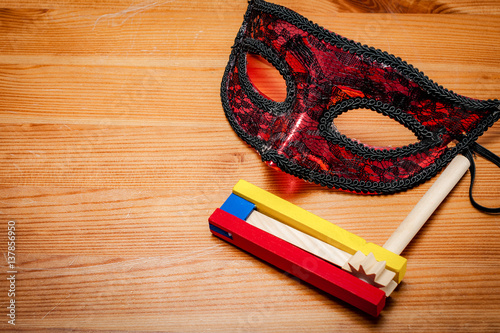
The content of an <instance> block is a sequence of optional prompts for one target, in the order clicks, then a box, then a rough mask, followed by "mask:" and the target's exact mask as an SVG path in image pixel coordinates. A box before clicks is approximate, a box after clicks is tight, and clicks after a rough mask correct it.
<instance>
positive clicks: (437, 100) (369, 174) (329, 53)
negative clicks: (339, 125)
mask: <svg viewBox="0 0 500 333" xmlns="http://www.w3.org/2000/svg"><path fill="white" fill-rule="evenodd" d="M248 53H253V54H259V55H261V56H262V57H264V58H265V59H267V60H268V61H269V62H270V63H271V64H273V65H274V66H275V67H276V68H277V69H278V70H279V71H280V73H281V74H282V75H283V77H284V79H285V81H286V84H287V97H286V99H285V101H283V102H275V101H272V100H270V99H268V98H267V97H266V96H264V95H263V94H261V93H260V92H259V90H258V89H257V88H255V87H254V86H253V84H252V83H251V81H250V80H249V78H248V75H247V72H246V56H247V54H248ZM221 96H222V102H223V106H224V110H225V113H226V116H227V118H228V120H229V122H230V124H231V126H232V127H233V129H234V130H235V131H236V133H238V135H239V136H240V137H241V138H242V139H243V140H245V141H246V142H247V143H249V144H250V145H251V146H253V147H254V148H255V149H257V151H258V152H259V153H260V154H261V156H262V159H263V160H264V161H266V162H270V163H272V164H273V165H276V166H277V167H279V168H280V169H282V170H284V171H286V172H288V173H291V174H293V175H295V176H298V177H300V178H303V179H305V180H308V181H313V182H316V183H318V184H321V185H324V186H328V187H335V188H339V189H343V190H348V191H354V192H363V193H390V192H395V191H401V190H405V189H408V188H410V187H412V186H415V185H417V184H419V183H421V182H423V181H425V180H427V179H429V178H430V177H432V176H433V175H435V174H436V173H437V172H438V171H439V170H440V169H441V168H442V167H444V166H445V165H446V164H447V163H448V162H449V161H450V160H451V159H452V158H453V157H454V156H455V155H456V154H458V153H460V152H462V151H464V150H466V149H467V148H468V147H469V146H470V145H471V144H472V143H473V142H474V141H475V140H476V139H477V137H478V136H479V135H481V134H482V133H483V132H484V131H485V130H486V129H487V128H488V127H489V126H491V125H492V124H493V123H494V122H495V121H496V120H498V119H499V118H500V112H499V108H498V107H499V102H498V101H497V100H488V101H480V100H475V99H471V98H467V97H464V96H460V95H457V94H455V93H453V92H451V91H448V90H446V89H444V88H442V87H440V86H438V85H437V84H435V83H434V82H432V81H431V80H429V79H428V78H427V77H426V76H424V75H423V73H421V72H419V71H418V70H416V69H415V68H414V67H412V66H411V65H408V64H407V63H406V62H404V61H402V60H401V59H399V58H396V57H394V56H392V55H390V54H388V53H386V52H382V51H380V50H376V49H374V48H370V47H367V46H364V45H360V44H358V43H355V42H353V41H350V40H348V39H346V38H343V37H341V36H339V35H336V34H334V33H332V32H329V31H327V30H325V29H323V28H321V27H319V26H317V25H315V24H313V23H312V22H310V21H308V20H307V19H305V18H304V17H302V16H300V15H299V14H297V13H295V12H293V11H291V10H289V9H286V8H284V7H281V6H277V5H274V4H270V3H267V2H264V1H261V0H259V1H251V2H250V4H249V8H248V11H247V13H246V15H245V20H244V22H243V25H242V28H241V30H240V32H239V33H238V36H237V38H236V41H235V45H234V47H233V52H232V54H231V56H230V60H229V63H228V66H227V68H226V72H225V74H224V78H223V82H222V89H221ZM356 108H369V109H372V110H373V111H376V112H379V113H382V114H384V115H386V116H388V117H390V118H392V119H394V120H395V121H398V122H400V123H401V124H403V125H404V126H406V127H407V128H408V129H410V130H411V131H413V132H414V133H415V135H416V137H417V138H418V140H419V141H418V142H416V143H415V144H411V145H408V146H404V147H397V148H387V147H371V146H368V145H365V144H363V143H360V142H357V141H356V140H352V139H350V138H347V137H345V136H344V135H342V134H341V133H339V132H338V131H337V129H336V128H335V126H333V122H334V119H335V118H336V117H337V116H339V115H340V114H342V113H344V112H348V111H349V110H352V109H356ZM373 130H374V131H377V129H376V125H375V124H374V128H373ZM380 135H384V133H380ZM452 141H453V142H454V144H453V147H452V145H449V144H450V142H452Z"/></svg>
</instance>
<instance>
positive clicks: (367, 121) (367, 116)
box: [332, 108, 419, 148]
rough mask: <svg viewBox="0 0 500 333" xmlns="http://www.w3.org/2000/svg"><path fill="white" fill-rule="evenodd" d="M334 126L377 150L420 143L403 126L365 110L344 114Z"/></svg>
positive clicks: (335, 120) (342, 132)
mask: <svg viewBox="0 0 500 333" xmlns="http://www.w3.org/2000/svg"><path fill="white" fill-rule="evenodd" d="M332 124H333V128H334V130H336V131H338V132H340V134H343V135H345V136H346V137H348V138H350V139H351V140H353V141H358V142H360V143H362V144H364V145H367V146H371V147H376V148H395V147H403V146H407V145H410V144H414V143H416V142H418V141H419V140H418V138H417V136H416V135H415V133H413V132H412V131H410V130H409V129H408V128H406V127H405V126H403V124H401V123H399V122H397V121H395V120H393V119H391V118H389V117H387V116H384V115H382V114H380V113H378V112H374V111H373V110H369V109H365V108H360V109H353V110H349V112H344V113H342V114H341V115H339V116H338V117H336V118H335V119H333V122H332Z"/></svg>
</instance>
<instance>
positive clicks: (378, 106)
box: [319, 97, 441, 160]
mask: <svg viewBox="0 0 500 333" xmlns="http://www.w3.org/2000/svg"><path fill="white" fill-rule="evenodd" d="M360 108H367V109H370V110H373V111H376V112H378V113H381V114H383V115H385V116H388V117H389V118H391V119H394V120H396V121H398V122H399V123H401V124H402V125H404V126H405V127H406V128H408V129H410V130H411V131H412V132H413V133H414V134H415V135H416V136H417V138H418V139H419V140H420V142H417V143H414V144H410V145H407V146H403V147H397V148H392V149H387V148H383V149H382V148H373V147H368V146H366V145H364V144H362V143H358V142H355V141H353V140H351V139H349V138H348V137H346V136H345V135H343V134H341V133H340V132H339V131H338V130H336V128H335V127H334V123H333V122H334V119H335V118H337V117H338V116H340V115H341V114H342V113H344V112H347V111H349V110H354V109H360ZM319 130H320V133H321V134H322V135H323V136H324V137H325V139H327V140H329V141H330V142H332V143H334V144H338V145H339V146H341V147H345V148H347V149H349V150H350V151H352V152H354V153H355V154H358V155H360V156H363V157H366V158H368V159H371V160H376V159H378V160H382V159H388V158H398V157H403V156H409V155H414V154H415V153H417V152H422V151H426V150H428V149H429V148H431V147H435V146H437V145H439V143H441V138H440V136H439V134H436V133H433V132H431V131H429V130H428V129H426V128H425V126H423V125H422V124H420V123H419V122H418V121H416V120H415V118H413V117H412V116H411V115H409V114H407V113H404V112H403V111H401V109H398V108H396V107H394V106H392V105H390V104H386V103H382V102H381V101H377V100H375V99H370V98H360V97H356V98H349V99H346V100H343V101H342V102H340V103H337V104H335V105H334V106H332V107H330V109H329V110H328V111H326V112H325V113H324V114H323V115H322V116H321V118H320V120H319Z"/></svg>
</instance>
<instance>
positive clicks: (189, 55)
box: [0, 0, 500, 332]
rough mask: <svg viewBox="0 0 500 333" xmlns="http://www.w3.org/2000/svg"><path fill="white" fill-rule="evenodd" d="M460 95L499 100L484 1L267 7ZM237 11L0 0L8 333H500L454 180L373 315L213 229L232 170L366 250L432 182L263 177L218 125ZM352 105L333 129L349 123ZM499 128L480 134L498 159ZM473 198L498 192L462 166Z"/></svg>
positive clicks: (195, 4) (119, 1)
mask: <svg viewBox="0 0 500 333" xmlns="http://www.w3.org/2000/svg"><path fill="white" fill-rule="evenodd" d="M276 3H279V4H281V5H284V6H287V7H290V8H292V9H294V10H297V11H299V12H300V13H301V14H304V15H306V16H307V17H308V18H310V19H312V20H313V21H315V22H317V23H319V24H321V25H323V26H325V27H326V28H328V29H331V30H332V31H335V32H337V33H339V34H341V35H343V36H345V37H348V38H351V39H354V40H356V41H359V42H361V43H364V44H368V45H371V46H374V47H377V48H380V49H383V50H386V51H388V52H390V53H392V54H395V55H397V56H400V57H401V58H403V59H404V60H406V61H408V62H409V63H412V64H413V65H414V66H415V67H417V68H419V69H420V70H422V71H423V72H424V73H425V74H426V75H428V76H429V77H430V78H431V79H433V80H434V81H436V82H438V83H439V84H441V85H443V86H445V87H447V88H448V89H451V90H453V91H455V92H457V93H460V94H464V95H466V96H469V97H474V98H481V99H486V98H499V97H500V69H499V65H498V64H499V63H500V43H499V42H498V39H499V36H500V5H499V3H498V1H493V0H484V1H480V0H478V1H474V0H454V1H451V0H445V1H433V0H400V1H386V0H375V1H347V0H334V1H330V0H313V1H307V2H305V1H298V0H280V1H276ZM246 5H247V2H246V1H244V0H238V1H229V0H217V1H215V0H214V1H201V0H193V1H187V0H177V1H169V0H166V1H144V2H137V1H124V0H106V1H90V0H89V1H84V0H70V1H68V0H56V1H42V0H25V1H18V0H16V1H12V0H6V1H2V5H1V6H0V7H1V9H0V244H1V245H0V246H1V247H2V249H1V251H2V253H3V254H4V257H5V258H6V260H4V261H2V262H1V264H0V330H2V331H12V328H13V327H12V326H11V325H9V324H8V323H7V319H8V317H7V316H6V313H7V309H6V306H7V304H8V302H9V298H8V297H7V291H8V290H9V285H8V281H7V279H6V276H7V275H8V274H7V271H8V266H7V252H8V251H7V222H8V221H10V220H15V221H16V232H17V234H16V237H17V238H16V260H17V262H16V265H17V271H18V273H17V275H16V304H17V307H16V326H15V328H16V329H17V330H21V331H27V332H33V331H63V330H72V331H77V332H78V331H82V332H84V331H118V332H119V331H171V332H193V331H195V332H199V331H215V332H226V331H227V332H244V331H251V332H285V331H286V332H290V331H297V332H299V331H306V330H308V331H317V332H321V331H328V332H331V331H350V332H365V331H377V332H378V331H385V332H400V331H401V330H414V331H440V332H447V331H453V332H460V331H462V332H471V331H482V332H498V331H500V317H499V316H498V313H499V311H500V278H499V276H500V269H499V267H498V263H499V261H500V245H499V244H498V242H497V239H498V237H499V236H500V228H499V222H500V219H499V217H498V215H487V214H482V213H480V212H478V211H476V210H474V209H473V208H472V207H471V205H470V203H469V201H468V196H467V195H468V194H467V190H468V182H469V180H470V178H469V175H466V176H465V178H464V179H463V180H462V181H461V182H460V183H459V185H458V186H457V187H456V188H455V189H454V190H453V191H452V193H451V194H450V196H449V197H448V198H447V199H446V200H445V201H444V202H443V204H442V205H441V206H440V207H439V208H438V210H437V211H436V212H435V213H434V215H433V216H432V217H431V218H430V220H429V221H428V222H427V224H426V225H425V226H424V227H423V229H422V230H421V231H420V232H419V234H418V235H417V236H416V238H415V239H414V240H413V241H412V242H411V243H410V245H409V246H408V247H407V248H406V250H405V251H404V252H403V256H405V257H406V258H407V259H408V271H407V275H406V277H405V280H404V281H403V283H402V285H400V286H399V287H398V289H397V290H396V291H395V292H394V293H393V294H392V296H391V299H390V300H389V303H388V305H387V306H386V309H385V310H384V312H383V313H382V315H381V317H380V318H379V319H377V320H374V319H371V318H368V317H367V316H364V315H363V314H362V313H361V312H359V311H357V310H355V309H354V308H352V307H349V306H346V305H345V304H344V303H341V302H339V301H337V300H335V299H334V298H331V297H329V296H327V295H326V294H324V293H322V292H321V291H319V290H317V289H315V288H313V287H311V286H309V285H305V284H303V283H301V282H300V281H298V280H296V279H293V278H291V277H290V276H288V275H287V274H285V273H283V272H281V271H278V270H276V269H274V268H272V267H271V266H269V265H267V264H265V263H264V262H262V261H259V260H257V259H256V258H254V257H252V256H250V255H248V254H246V253H244V252H242V251H240V250H238V249H236V248H234V247H232V246H229V245H228V244H226V243H224V242H222V241H220V240H218V239H216V238H214V237H212V236H210V232H209V230H208V222H207V218H208V216H209V215H210V214H211V213H212V212H213V210H214V209H215V208H217V207H219V206H220V205H221V204H222V203H223V202H224V200H225V198H226V197H227V196H228V195H229V193H230V190H231V188H232V187H233V186H234V184H236V182H237V181H238V180H239V179H240V178H243V179H246V180H248V181H250V182H252V183H254V184H255V185H257V186H259V187H262V188H264V189H266V190H269V191H270V192H272V193H275V194H277V195H279V196H281V197H283V198H285V199H287V200H289V201H291V202H293V203H294V204H297V205H299V206H301V207H303V208H305V209H308V210H310V211H311V212H313V213H314V214H316V215H319V216H321V217H323V218H325V219H327V220H329V221H332V222H333V223H335V224H337V225H339V226H341V227H342V228H344V229H347V230H349V231H351V232H353V233H355V234H357V235H359V236H361V237H363V238H364V239H366V240H369V241H372V242H374V243H376V244H379V245H382V244H384V242H385V241H386V240H387V238H388V237H389V235H390V234H391V233H392V232H393V231H394V230H395V229H396V227H397V226H398V225H399V223H400V222H401V221H402V220H403V219H404V217H405V216H406V215H407V214H408V212H410V210H411V209H412V207H413V206H414V205H415V204H416V203H417V201H418V200H419V198H420V197H421V196H422V195H423V193H425V191H426V190H427V189H428V188H429V187H430V185H431V184H430V183H425V184H423V185H421V186H419V187H417V188H415V189H412V190H410V191H407V192H405V193H400V194H396V195H390V196H358V195H352V194H347V193H342V192H338V191H331V190H328V189H324V188H319V187H318V186H315V185H313V184H308V183H305V182H303V181H300V180H297V179H294V178H293V177H290V176H287V175H284V174H282V173H278V172H276V171H274V170H272V169H270V168H268V167H267V166H265V165H264V164H263V163H262V162H261V160H260V157H259V156H258V155H257V154H256V153H255V152H254V151H253V150H252V149H251V148H249V147H248V146H247V145H246V144H245V143H243V142H242V141H241V140H240V139H239V138H238V137H237V136H236V134H235V133H234V132H233V131H232V130H231V128H230V126H229V125H228V123H227V121H226V119H225V117H224V114H223V111H222V107H221V104H220V97H219V87H220V81H221V78H222V74H223V71H224V68H225V65H226V62H227V60H228V57H229V53H230V48H231V45H232V44H233V41H234V37H235V36H236V32H237V31H238V29H239V26H240V25H241V22H242V20H243V14H244V11H245V8H246ZM372 117H373V115H370V114H369V113H365V114H363V115H362V116H360V117H359V119H347V118H346V119H345V120H346V122H345V123H344V125H343V127H344V128H346V130H347V129H349V130H351V128H352V131H354V133H361V134H359V135H367V138H368V139H370V138H373V139H376V138H377V137H378V138H380V137H382V138H383V139H384V140H390V139H391V137H392V139H398V138H400V137H403V136H404V135H406V131H407V130H406V129H404V128H398V127H396V128H393V127H391V128H390V129H384V130H381V132H382V133H384V132H386V133H387V132H390V133H391V135H385V134H384V135H380V132H378V133H376V135H374V134H373V133H374V131H371V132H366V131H365V132H364V133H365V134H363V130H364V129H366V127H367V124H370V123H373V121H375V120H376V119H378V118H372ZM499 138H500V124H499V123H497V124H495V125H494V126H493V127H492V128H491V129H490V130H489V131H488V132H487V133H486V134H485V135H484V136H482V137H481V138H480V139H479V142H480V143H481V144H483V145H484V146H486V147H487V148H488V149H490V150H492V151H493V152H495V153H496V154H500V139H499ZM477 169H478V174H477V180H476V182H477V185H476V187H475V195H476V198H477V200H478V201H480V202H481V203H483V204H486V205H492V206H495V205H496V206H498V205H500V202H499V201H498V200H499V198H500V177H498V175H499V173H498V168H497V167H495V166H494V165H493V164H491V163H489V162H487V161H485V160H483V159H482V158H477Z"/></svg>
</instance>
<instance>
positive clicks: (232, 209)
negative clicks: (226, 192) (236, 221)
mask: <svg viewBox="0 0 500 333" xmlns="http://www.w3.org/2000/svg"><path fill="white" fill-rule="evenodd" d="M220 209H222V210H223V211H225V212H226V213H229V214H231V215H233V216H236V217H237V218H240V219H242V220H246V219H247V217H248V215H250V213H251V212H252V211H253V210H254V209H255V205H254V204H253V203H251V202H250V201H248V200H245V199H243V198H241V197H239V196H237V195H236V194H231V195H230V196H229V197H228V198H227V200H226V201H225V202H224V203H223V204H222V206H221V207H220Z"/></svg>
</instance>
